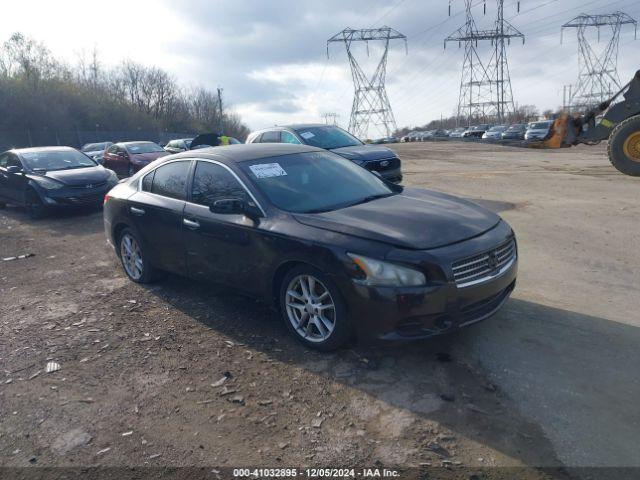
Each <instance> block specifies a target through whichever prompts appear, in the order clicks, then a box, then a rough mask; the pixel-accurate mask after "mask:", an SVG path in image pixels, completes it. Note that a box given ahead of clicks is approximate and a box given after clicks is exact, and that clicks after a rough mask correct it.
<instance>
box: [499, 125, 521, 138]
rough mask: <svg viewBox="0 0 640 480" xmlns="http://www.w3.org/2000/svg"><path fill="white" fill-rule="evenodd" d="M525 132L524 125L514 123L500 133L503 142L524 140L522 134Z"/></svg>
mask: <svg viewBox="0 0 640 480" xmlns="http://www.w3.org/2000/svg"><path fill="white" fill-rule="evenodd" d="M526 131H527V124H526V123H516V124H514V125H511V126H510V127H509V128H507V129H506V130H505V131H504V132H502V139H503V140H524V134H525V132H526Z"/></svg>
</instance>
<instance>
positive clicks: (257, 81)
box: [0, 0, 640, 128]
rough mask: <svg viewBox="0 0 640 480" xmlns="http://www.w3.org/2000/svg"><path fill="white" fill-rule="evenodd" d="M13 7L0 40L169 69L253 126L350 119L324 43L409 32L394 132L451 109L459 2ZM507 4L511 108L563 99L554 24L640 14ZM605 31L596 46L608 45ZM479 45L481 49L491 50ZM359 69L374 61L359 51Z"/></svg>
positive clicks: (567, 78) (43, 1)
mask: <svg viewBox="0 0 640 480" xmlns="http://www.w3.org/2000/svg"><path fill="white" fill-rule="evenodd" d="M448 3H449V2H448V0H389V1H384V0H367V1H365V0H323V1H305V0H297V1H295V0H293V1H288V0H280V1H278V0H270V1H266V0H262V1H258V0H255V1H254V0H251V1H250V0H234V1H222V0H221V1H213V0H180V1H178V0H153V1H146V0H109V1H87V0H83V1H72V0H55V1H50V0H39V1H37V0H20V1H6V2H3V6H2V10H3V15H2V16H3V20H4V21H3V22H2V23H0V38H1V39H2V40H5V39H7V38H8V37H9V35H10V34H11V33H12V32H14V31H21V32H23V33H26V34H28V35H30V36H32V37H34V38H36V39H38V40H40V41H42V42H44V43H45V44H46V45H47V46H48V47H49V48H50V49H51V50H52V51H53V53H54V54H55V55H56V56H59V57H63V58H65V59H66V60H67V61H69V62H71V63H73V62H75V61H76V60H77V58H78V54H79V52H81V51H82V50H83V49H84V50H85V51H87V52H89V51H91V50H92V49H93V48H94V46H95V47H96V48H97V50H98V52H99V55H100V58H101V61H102V63H103V64H104V65H106V66H108V65H113V64H116V63H118V62H120V61H121V60H123V59H125V58H128V59H132V60H135V61H138V62H142V63H145V64H149V65H158V66H161V67H162V68H164V69H166V70H168V71H170V72H171V73H172V74H173V75H174V76H175V78H176V79H177V80H178V82H179V83H181V84H182V85H185V86H189V85H194V86H195V85H200V86H205V87H208V88H211V89H215V88H216V87H218V86H220V87H222V88H224V98H225V100H226V102H227V103H228V104H229V105H231V106H232V107H233V109H234V110H235V111H237V112H238V113H239V114H241V116H242V118H243V120H244V121H245V122H246V123H247V124H248V125H249V126H250V127H251V128H261V127H265V126H269V125H274V124H286V123H293V122H300V121H314V122H315V121H321V120H322V117H321V115H322V113H324V112H336V113H338V114H339V115H340V117H339V123H340V124H342V125H343V126H346V124H347V123H348V120H349V113H350V110H351V102H352V99H353V86H352V81H351V74H350V71H349V65H348V62H347V57H346V53H345V50H344V46H343V45H340V44H331V48H330V57H329V59H327V56H326V40H327V39H328V38H329V37H330V36H332V35H334V34H335V33H337V32H339V31H341V30H342V29H344V28H345V27H352V28H370V27H378V26H383V25H388V26H390V27H392V28H395V29H397V30H399V31H400V32H402V33H403V34H405V35H406V36H407V37H408V47H409V49H408V55H407V54H406V52H405V49H404V45H403V44H402V43H401V42H398V43H395V44H393V45H392V47H391V49H390V52H389V60H388V69H387V72H388V73H387V92H388V96H389V99H390V101H391V106H392V108H393V111H394V114H395V117H396V120H397V123H398V126H406V125H408V126H413V125H420V124H424V123H426V122H427V121H429V120H431V119H434V118H439V117H440V115H444V116H448V115H451V114H453V113H454V111H455V108H456V105H457V100H458V89H459V83H460V73H461V67H462V54H463V49H459V48H458V46H457V45H455V44H449V45H448V46H447V48H446V50H445V49H444V48H443V39H444V38H445V37H446V36H447V35H449V34H450V33H452V32H453V31H454V30H456V29H457V28H458V27H460V26H461V25H462V24H463V23H464V1H463V0H451V11H452V14H451V16H450V17H449V16H448ZM482 3H483V0H474V5H477V6H476V7H474V14H475V18H476V23H477V25H478V27H479V28H483V27H487V26H489V25H490V24H491V23H492V22H493V21H494V19H495V14H496V7H495V4H496V2H495V0H486V3H487V14H486V15H483V7H482ZM517 3H518V2H517V0H505V18H507V19H508V20H509V21H510V22H511V23H512V24H513V25H514V26H515V27H516V28H518V29H519V30H520V31H521V32H522V33H524V34H525V35H526V43H525V44H524V45H522V44H521V43H520V42H518V41H516V42H514V43H512V44H511V46H510V47H509V52H508V53H509V64H510V70H511V81H512V86H513V95H514V100H515V101H516V103H520V104H536V105H537V106H538V107H540V109H545V108H555V107H556V106H558V105H561V103H562V86H563V85H565V84H569V83H572V82H575V80H576V76H577V70H578V47H577V41H576V35H575V31H567V32H566V33H565V35H564V41H563V43H562V44H560V25H561V24H562V23H564V22H566V21H568V20H570V19H572V18H573V17H575V16H576V15H578V14H580V13H589V14H591V13H610V12H612V11H615V10H622V11H624V12H626V13H628V14H629V15H631V16H633V17H634V18H636V19H638V18H640V1H638V0H617V1H616V0H613V1H609V2H603V1H601V0H520V2H519V3H520V13H518V12H517V7H516V4H517ZM605 38H606V32H605V31H604V30H603V32H602V40H601V42H600V43H599V44H598V43H597V42H595V37H594V45H595V46H596V48H598V47H602V46H604V44H606V42H605V41H604V39H605ZM639 46H640V40H636V41H635V42H634V31H633V26H626V27H625V28H624V29H623V32H622V35H621V39H620V53H619V58H618V70H619V74H620V77H621V80H622V83H626V82H627V81H628V79H630V78H631V75H632V74H633V72H634V71H635V70H636V69H638V68H640V62H638V60H639V56H638V54H637V52H638V47H639ZM489 48H490V46H489V45H486V46H485V47H484V48H482V47H481V50H487V51H488V50H489ZM355 52H356V54H358V55H359V56H360V57H361V58H362V59H363V60H362V62H363V65H365V67H371V65H372V63H373V61H374V60H376V61H377V57H376V55H377V54H378V53H379V52H378V51H377V49H376V48H375V47H374V46H373V45H371V48H370V57H369V59H367V53H366V50H365V49H364V46H363V47H362V48H357V49H355Z"/></svg>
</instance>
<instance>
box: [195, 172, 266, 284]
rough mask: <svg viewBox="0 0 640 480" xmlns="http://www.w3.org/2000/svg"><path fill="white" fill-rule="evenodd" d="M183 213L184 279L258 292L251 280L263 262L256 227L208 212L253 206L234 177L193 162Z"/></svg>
mask: <svg viewBox="0 0 640 480" xmlns="http://www.w3.org/2000/svg"><path fill="white" fill-rule="evenodd" d="M190 193H191V195H190V199H189V202H188V203H187V205H186V207H185V211H184V239H185V249H186V258H187V269H188V271H189V275H190V276H193V277H195V278H202V279H208V280H212V281H214V282H219V283H224V284H227V285H231V286H234V287H237V288H240V289H243V290H245V291H253V290H254V288H257V287H256V285H257V283H258V282H256V281H255V278H256V275H260V272H261V271H262V270H263V268H266V267H265V263H266V262H265V260H266V258H262V257H261V255H262V254H265V255H266V252H262V250H263V249H261V248H258V247H257V245H260V244H261V243H262V242H260V241H259V237H260V235H261V233H260V231H259V230H258V228H257V226H258V221H257V220H252V219H250V218H248V217H247V216H245V215H243V214H218V213H213V212H211V210H210V206H212V205H213V203H214V202H215V201H216V200H221V199H228V198H240V199H242V200H244V201H245V202H248V203H250V204H254V205H255V200H254V199H253V197H251V196H250V194H249V193H248V192H247V190H246V188H245V187H244V185H243V184H242V183H241V182H240V181H239V179H238V177H237V176H236V175H235V174H234V173H233V172H232V171H231V170H230V169H229V168H228V167H227V166H225V165H223V164H221V163H218V162H215V161H212V160H198V161H197V162H196V165H195V169H194V177H193V180H192V182H191V192H190Z"/></svg>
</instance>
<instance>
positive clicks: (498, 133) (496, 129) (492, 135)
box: [482, 125, 508, 140]
mask: <svg viewBox="0 0 640 480" xmlns="http://www.w3.org/2000/svg"><path fill="white" fill-rule="evenodd" d="M507 128H508V127H507V125H495V126H493V127H491V128H490V129H489V130H487V131H486V132H484V133H483V134H482V138H483V139H484V140H502V132H504V131H506V130H507Z"/></svg>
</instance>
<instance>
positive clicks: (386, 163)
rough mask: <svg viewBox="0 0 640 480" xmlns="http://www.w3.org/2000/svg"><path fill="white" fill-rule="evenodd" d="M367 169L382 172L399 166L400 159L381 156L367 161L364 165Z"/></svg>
mask: <svg viewBox="0 0 640 480" xmlns="http://www.w3.org/2000/svg"><path fill="white" fill-rule="evenodd" d="M364 166H365V167H366V169H367V170H375V171H376V172H384V171H385V170H395V169H396V168H398V167H400V159H399V158H397V157H391V158H383V159H381V160H374V161H371V162H367V163H365V165H364Z"/></svg>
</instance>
